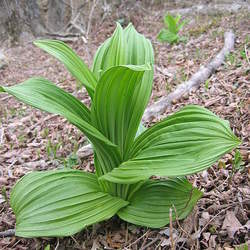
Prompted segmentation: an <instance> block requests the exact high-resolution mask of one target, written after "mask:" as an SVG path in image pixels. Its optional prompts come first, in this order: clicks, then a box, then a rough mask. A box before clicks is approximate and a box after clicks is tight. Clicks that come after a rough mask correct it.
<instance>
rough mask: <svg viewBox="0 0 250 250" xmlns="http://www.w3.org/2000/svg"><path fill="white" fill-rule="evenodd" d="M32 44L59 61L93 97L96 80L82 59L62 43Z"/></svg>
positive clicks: (36, 42) (53, 41)
mask: <svg viewBox="0 0 250 250" xmlns="http://www.w3.org/2000/svg"><path fill="white" fill-rule="evenodd" d="M34 44H35V45H36V46H37V47H39V48H41V49H43V50H45V51H46V52H47V53H49V54H51V55H53V56H54V57H55V58H57V59H58V60H59V61H61V62H62V63H63V64H64V65H65V67H66V68H67V69H68V71H69V72H70V73H71V74H72V75H73V76H74V77H75V78H76V79H77V80H78V81H79V82H80V83H81V84H82V85H83V86H85V88H86V89H87V91H88V93H89V95H90V97H93V95H94V91H95V87H96V84H97V80H96V78H95V76H94V74H93V73H92V72H91V71H90V70H89V68H88V66H87V65H86V64H85V63H84V62H83V61H82V59H81V58H80V57H79V56H78V55H77V54H76V53H75V52H74V51H73V50H72V49H71V48H70V47H69V46H68V45H67V44H65V43H64V42H62V41H58V40H37V41H35V42H34Z"/></svg>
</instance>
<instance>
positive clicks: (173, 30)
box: [157, 14, 186, 44]
mask: <svg viewBox="0 0 250 250" xmlns="http://www.w3.org/2000/svg"><path fill="white" fill-rule="evenodd" d="M180 19H181V15H177V16H176V17H174V16H172V15H170V14H167V15H165V17H164V25H165V28H163V29H162V30H161V31H160V32H159V34H158V36H157V38H158V40H159V41H160V42H168V43H170V44H173V43H179V42H184V41H186V37H184V36H180V35H179V32H180V30H181V29H182V27H183V26H184V25H185V24H186V21H182V22H180Z"/></svg>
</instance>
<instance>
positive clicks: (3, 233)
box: [0, 229, 15, 237]
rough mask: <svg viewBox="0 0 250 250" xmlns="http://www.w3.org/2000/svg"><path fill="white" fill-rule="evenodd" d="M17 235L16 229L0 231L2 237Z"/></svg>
mask: <svg viewBox="0 0 250 250" xmlns="http://www.w3.org/2000/svg"><path fill="white" fill-rule="evenodd" d="M14 235H15V229H8V230H6V231H3V232H0V237H11V236H14Z"/></svg>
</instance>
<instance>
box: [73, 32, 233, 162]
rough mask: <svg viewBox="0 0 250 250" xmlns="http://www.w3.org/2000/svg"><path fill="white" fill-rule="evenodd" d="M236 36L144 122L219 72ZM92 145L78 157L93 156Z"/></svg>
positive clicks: (157, 104) (227, 38)
mask: <svg viewBox="0 0 250 250" xmlns="http://www.w3.org/2000/svg"><path fill="white" fill-rule="evenodd" d="M234 40H235V35H234V33H233V32H232V31H227V32H225V34H224V46H223V48H222V49H221V50H220V52H219V53H218V54H217V55H216V56H215V57H214V59H213V60H212V61H211V62H210V63H208V64H207V65H206V66H201V67H200V69H199V70H198V72H196V73H195V74H194V75H192V77H191V78H190V80H188V81H185V82H183V83H181V84H180V85H179V86H178V87H177V89H176V90H175V91H173V92H172V93H170V94H169V95H167V96H164V97H162V98H160V99H159V100H158V101H157V102H155V103H153V104H152V105H150V106H149V107H148V108H147V109H146V110H145V113H144V115H143V118H142V121H143V122H149V121H150V120H152V119H153V118H155V117H157V116H158V115H160V114H161V113H163V112H164V111H165V110H166V109H167V108H168V107H170V106H171V105H172V102H173V100H178V99H179V98H180V97H181V96H183V95H184V94H185V93H189V92H190V91H191V90H192V89H196V88H198V87H199V86H200V84H201V83H203V82H205V81H206V80H207V79H208V78H209V77H210V76H211V75H212V74H213V73H214V71H215V70H217V69H218V68H219V67H220V66H221V64H222V63H223V62H224V60H225V57H226V55H227V54H228V53H230V51H232V50H233V48H234ZM92 154H93V151H92V147H91V145H86V146H84V147H82V148H80V149H79V150H78V152H77V155H78V157H80V158H87V157H88V156H90V155H92Z"/></svg>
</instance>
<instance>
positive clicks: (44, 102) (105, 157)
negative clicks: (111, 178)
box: [0, 78, 121, 173]
mask: <svg viewBox="0 0 250 250" xmlns="http://www.w3.org/2000/svg"><path fill="white" fill-rule="evenodd" d="M0 91H1V89H0ZM2 91H5V92H8V93H9V94H11V95H13V96H15V97H16V98H18V99H19V100H21V101H23V102H24V103H27V104H29V105H31V106H33V107H36V108H39V109H41V110H44V111H47V112H50V113H55V114H59V115H61V116H63V117H65V118H66V119H68V121H69V122H71V123H72V124H74V125H75V126H76V127H78V128H79V129H80V130H81V131H82V132H84V133H85V135H86V136H87V137H88V138H89V139H90V141H91V142H92V144H93V146H94V148H95V150H96V154H97V155H98V156H99V159H100V162H101V166H100V167H101V169H99V171H98V172H102V173H107V172H109V171H110V170H111V169H112V166H113V165H118V164H119V163H120V161H121V157H120V154H119V152H118V148H117V146H116V145H114V144H113V143H111V142H110V141H109V140H108V139H107V138H106V137H105V136H104V135H103V134H102V133H100V132H99V131H98V130H97V129H96V128H95V127H94V126H92V125H91V122H90V111H89V110H88V108H87V107H86V106H84V104H82V103H81V102H80V101H79V100H77V99H76V98H75V97H74V96H72V95H70V94H68V93H67V92H65V91H63V90H62V89H60V88H58V87H57V86H56V85H54V84H52V83H51V82H49V81H48V80H45V79H42V78H31V79H29V80H27V81H25V82H23V83H21V84H18V85H15V86H12V87H2Z"/></svg>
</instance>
